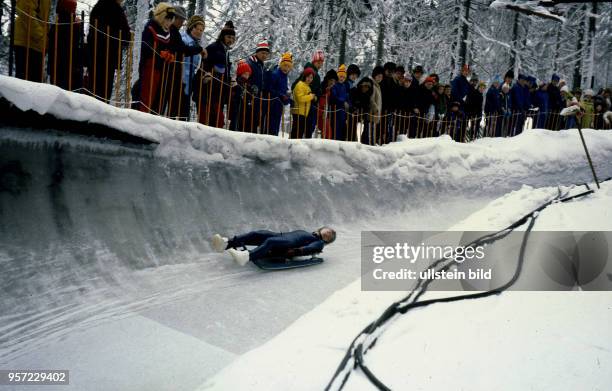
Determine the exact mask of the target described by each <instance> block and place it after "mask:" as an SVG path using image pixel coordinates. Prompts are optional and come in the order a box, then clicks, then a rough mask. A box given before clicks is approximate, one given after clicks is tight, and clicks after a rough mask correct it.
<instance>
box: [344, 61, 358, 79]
mask: <svg viewBox="0 0 612 391" xmlns="http://www.w3.org/2000/svg"><path fill="white" fill-rule="evenodd" d="M346 73H347V74H349V75H355V74H356V75H357V77H359V76H361V69H359V67H358V66H357V65H356V64H351V65H349V66H348V68H347V69H346Z"/></svg>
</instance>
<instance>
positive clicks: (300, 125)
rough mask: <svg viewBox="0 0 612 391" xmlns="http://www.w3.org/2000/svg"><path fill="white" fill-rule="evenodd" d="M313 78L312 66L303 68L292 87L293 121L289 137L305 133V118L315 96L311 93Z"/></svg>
mask: <svg viewBox="0 0 612 391" xmlns="http://www.w3.org/2000/svg"><path fill="white" fill-rule="evenodd" d="M313 79H314V71H313V70H312V68H306V69H304V72H303V73H302V78H301V80H300V81H298V82H297V84H296V85H295V87H294V88H293V109H292V111H291V112H292V117H293V123H292V125H291V138H302V137H304V135H305V134H306V133H308V132H307V131H306V119H307V118H308V113H309V112H310V103H311V102H312V101H313V100H316V99H317V97H316V95H315V94H313V93H312V90H311V89H310V84H311V83H312V81H313Z"/></svg>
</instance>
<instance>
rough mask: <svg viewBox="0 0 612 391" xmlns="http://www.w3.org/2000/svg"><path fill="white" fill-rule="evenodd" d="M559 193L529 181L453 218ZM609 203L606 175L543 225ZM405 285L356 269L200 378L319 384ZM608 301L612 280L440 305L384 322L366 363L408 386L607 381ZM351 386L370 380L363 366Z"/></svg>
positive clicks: (261, 385)
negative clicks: (374, 287)
mask: <svg viewBox="0 0 612 391" xmlns="http://www.w3.org/2000/svg"><path fill="white" fill-rule="evenodd" d="M562 190H566V191H571V192H572V193H578V192H580V191H582V190H584V187H579V188H575V189H562ZM557 194H558V189H557V188H543V189H533V188H530V187H528V186H525V187H523V188H521V189H520V190H518V191H514V192H511V193H510V194H508V195H505V196H503V197H501V198H499V199H497V200H495V201H493V202H491V203H490V204H488V205H487V206H486V207H485V208H483V209H482V210H481V211H479V212H477V213H475V214H474V215H472V216H470V217H469V218H467V219H466V220H464V221H462V222H461V223H459V224H457V225H455V226H454V227H453V229H490V230H494V229H500V228H502V227H504V226H506V225H507V224H509V223H511V222H513V221H515V220H516V219H517V218H518V217H521V216H522V215H523V214H525V213H527V212H529V211H531V210H532V209H533V208H534V207H535V206H537V205H540V204H541V203H542V202H545V201H547V200H550V199H551V198H554V197H555V196H556V195H557ZM610 205H612V183H610V182H608V183H605V184H604V185H603V186H602V189H601V190H600V191H598V192H596V193H595V194H592V195H590V196H588V197H586V198H582V199H577V200H575V201H571V202H568V203H562V204H553V205H551V206H550V207H548V208H547V209H545V210H544V211H543V212H542V213H541V215H540V217H539V219H538V220H537V224H536V226H535V229H536V230H551V229H572V230H590V229H597V230H610V229H612V223H611V222H612V219H611V217H612V216H611V213H612V212H611V211H610ZM448 294H449V293H448V292H428V293H426V296H425V298H434V297H439V296H445V295H448ZM403 296H405V294H404V293H400V292H363V291H361V290H360V281H356V282H354V283H353V284H351V285H350V286H348V287H347V288H345V289H343V290H340V291H338V292H336V293H335V294H333V295H332V296H331V297H330V298H329V299H328V300H327V301H325V302H324V303H323V304H321V305H320V306H319V307H317V308H316V309H315V310H313V311H311V312H310V313H308V314H306V315H304V316H303V317H302V318H300V319H299V320H298V321H296V322H295V323H294V324H293V325H292V326H290V327H289V328H288V329H287V330H285V331H284V332H283V333H281V334H280V335H279V336H277V337H276V338H275V339H273V340H272V341H270V342H268V343H267V344H265V345H263V346H261V347H260V348H258V349H255V350H253V351H251V352H249V353H247V354H245V355H243V356H242V357H240V358H239V359H237V360H236V361H235V362H234V363H233V364H231V365H230V366H228V367H227V368H225V369H224V370H223V371H221V372H220V373H219V374H218V375H216V376H215V377H214V378H213V379H211V380H210V381H208V382H206V383H205V384H204V385H203V386H202V387H201V388H200V389H201V390H209V391H210V390H228V389H248V390H252V391H256V390H270V389H275V390H276V389H286V390H289V389H290V390H294V391H295V390H297V391H299V390H304V391H306V390H314V389H317V390H320V389H323V388H324V387H325V386H326V384H327V382H328V381H329V380H330V379H331V376H332V375H333V373H334V371H335V370H336V367H337V365H338V364H339V363H340V360H341V359H342V357H343V355H344V353H345V350H346V348H347V347H348V346H349V345H350V342H351V340H352V339H353V338H354V337H355V335H357V334H358V333H359V332H360V331H361V329H363V327H365V325H367V324H368V323H369V322H371V321H372V320H373V319H375V318H376V317H378V316H379V315H380V314H381V313H382V311H383V310H384V309H385V308H386V307H387V306H388V305H389V304H390V303H391V302H393V301H395V300H398V299H399V298H401V297H403ZM611 303H612V302H611V300H610V295H609V292H506V293H504V294H502V295H501V296H499V297H490V298H486V299H481V300H472V301H464V302H461V303H454V304H437V305H433V306H430V307H427V308H424V309H420V310H415V311H412V312H410V313H409V314H408V315H406V316H403V317H400V318H398V319H397V320H396V321H394V322H392V323H391V324H390V325H388V327H387V328H386V331H385V332H384V333H383V335H382V336H381V337H380V338H379V340H378V342H377V344H376V346H375V347H374V348H373V349H372V350H371V351H369V352H368V353H367V355H365V360H366V365H367V366H368V368H370V370H372V371H373V372H374V373H375V374H376V376H377V377H379V379H381V380H382V381H383V382H385V384H386V385H387V386H389V387H391V388H392V389H401V390H403V389H415V390H459V389H469V390H474V391H478V390H483V391H484V390H490V389H492V388H495V389H497V390H509V391H510V390H527V389H537V390H551V391H553V390H555V391H560V390H568V391H570V390H571V391H573V390H577V389H584V390H586V389H588V390H604V389H607V387H608V386H609V385H610V384H612V372H610V371H609V368H610V367H611V366H612V351H611V349H610V348H611V347H610V341H611V340H612V329H610V327H609V325H610V324H611V323H612V305H611ZM345 389H346V390H351V391H354V390H371V389H373V386H372V385H371V384H370V383H369V381H368V380H367V379H366V377H365V376H364V375H363V374H362V373H360V371H359V370H356V371H353V373H352V374H351V376H350V378H349V381H348V383H347V385H346V387H345Z"/></svg>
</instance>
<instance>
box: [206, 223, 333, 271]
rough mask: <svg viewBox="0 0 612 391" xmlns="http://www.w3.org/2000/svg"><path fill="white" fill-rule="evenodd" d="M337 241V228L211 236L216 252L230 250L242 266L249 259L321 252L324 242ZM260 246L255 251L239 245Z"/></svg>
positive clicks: (263, 231)
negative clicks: (228, 237)
mask: <svg viewBox="0 0 612 391" xmlns="http://www.w3.org/2000/svg"><path fill="white" fill-rule="evenodd" d="M334 240H336V231H334V230H333V229H331V228H329V227H322V228H319V229H318V230H316V231H314V232H307V231H302V230H298V231H291V232H272V231H265V230H262V231H253V232H249V233H247V234H244V235H238V236H234V237H233V238H232V239H229V240H228V239H227V238H225V237H223V236H221V235H219V234H215V235H213V237H212V240H211V242H212V247H213V249H214V250H215V251H217V252H223V251H225V250H227V251H228V252H229V253H230V254H231V256H232V258H234V261H236V263H238V264H239V265H240V266H244V265H246V263H247V262H249V261H253V260H259V259H264V258H271V257H287V258H291V257H296V256H301V255H311V254H317V253H320V252H321V251H322V250H323V247H325V245H327V244H330V243H332V242H333V241H334ZM246 246H257V247H256V248H254V249H252V250H238V249H236V247H246Z"/></svg>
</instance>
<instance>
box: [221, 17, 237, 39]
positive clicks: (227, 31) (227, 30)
mask: <svg viewBox="0 0 612 391" xmlns="http://www.w3.org/2000/svg"><path fill="white" fill-rule="evenodd" d="M226 35H229V36H234V37H235V36H236V30H235V29H234V22H232V21H231V20H228V21H227V22H225V25H224V26H223V28H222V29H221V33H220V34H219V39H223V38H224V37H225V36H226Z"/></svg>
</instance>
